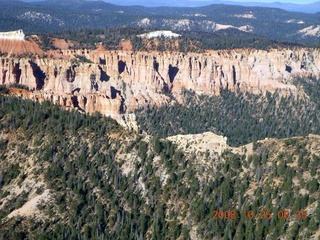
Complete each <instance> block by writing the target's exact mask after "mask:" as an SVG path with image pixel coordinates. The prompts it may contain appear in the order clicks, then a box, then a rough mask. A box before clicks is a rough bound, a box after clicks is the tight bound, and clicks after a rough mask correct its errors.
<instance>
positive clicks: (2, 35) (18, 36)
mask: <svg viewBox="0 0 320 240" xmlns="http://www.w3.org/2000/svg"><path fill="white" fill-rule="evenodd" d="M24 38H25V35H24V33H23V31H22V30H21V29H20V30H16V31H12V32H0V39H8V40H24Z"/></svg>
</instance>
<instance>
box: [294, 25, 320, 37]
mask: <svg viewBox="0 0 320 240" xmlns="http://www.w3.org/2000/svg"><path fill="white" fill-rule="evenodd" d="M298 33H300V34H302V36H304V37H309V36H311V37H320V25H314V26H310V27H306V28H304V29H301V30H299V31H298Z"/></svg>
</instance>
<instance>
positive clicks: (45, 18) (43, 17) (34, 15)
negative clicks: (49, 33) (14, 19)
mask: <svg viewBox="0 0 320 240" xmlns="http://www.w3.org/2000/svg"><path fill="white" fill-rule="evenodd" d="M18 18H19V19H26V20H31V21H33V22H35V21H41V22H44V23H48V24H51V25H59V26H64V25H65V23H64V22H63V21H61V20H60V19H57V18H54V17H52V16H51V15H50V14H45V13H39V12H33V11H29V12H25V13H23V14H21V15H20V16H18Z"/></svg>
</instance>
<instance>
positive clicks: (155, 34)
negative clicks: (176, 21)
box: [138, 31, 180, 38]
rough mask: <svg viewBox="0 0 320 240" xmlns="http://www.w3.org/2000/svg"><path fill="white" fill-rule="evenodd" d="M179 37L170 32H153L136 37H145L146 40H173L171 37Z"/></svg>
mask: <svg viewBox="0 0 320 240" xmlns="http://www.w3.org/2000/svg"><path fill="white" fill-rule="evenodd" d="M179 36H180V34H177V33H173V32H171V31H155V32H149V33H145V34H140V35H138V37H146V38H157V37H168V38H173V37H179Z"/></svg>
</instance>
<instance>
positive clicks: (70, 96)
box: [0, 47, 320, 119]
mask: <svg viewBox="0 0 320 240" xmlns="http://www.w3.org/2000/svg"><path fill="white" fill-rule="evenodd" d="M76 55H81V56H84V57H86V58H87V59H90V60H91V61H92V63H85V62H75V61H72V60H70V59H72V58H73V56H76ZM319 66H320V53H319V51H317V50H314V49H305V48H297V49H271V50H269V51H263V50H248V49H247V50H246V49H239V50H230V51H227V50H226V51H210V52H207V53H187V54H186V53H169V52H126V51H107V50H105V49H103V48H101V47H99V48H98V49H97V50H94V51H91V50H86V49H83V50H61V51H60V58H54V57H32V58H27V57H23V58H17V57H15V58H14V57H7V56H6V57H4V56H2V57H1V58H0V71H1V72H0V75H1V76H0V77H1V78H0V81H1V84H6V85H10V84H12V83H18V84H24V85H27V86H28V87H29V88H30V89H31V90H33V91H32V92H30V93H28V94H27V95H26V97H27V98H31V99H34V100H45V99H46V100H50V101H53V102H55V103H57V104H59V105H61V106H63V107H65V108H77V109H79V110H80V111H84V112H89V113H93V112H95V111H98V112H101V113H102V114H105V115H110V116H114V117H115V118H117V117H118V118H119V119H122V118H123V117H124V116H125V117H128V118H131V117H132V116H131V115H130V116H129V115H128V114H129V113H132V111H133V110H134V109H136V108H139V107H142V106H152V105H156V106H161V105H163V104H165V103H167V102H168V101H169V97H168V96H167V93H171V94H173V95H174V96H176V97H177V98H178V99H179V96H181V93H182V90H183V89H189V90H194V91H195V92H196V93H198V94H208V95H219V94H220V92H221V90H222V89H225V90H229V91H243V92H250V93H254V94H259V93H264V92H266V91H270V92H275V91H279V92H280V94H283V95H287V94H297V92H298V90H297V88H296V87H295V86H294V85H292V81H291V80H292V78H293V77H294V76H302V77H303V76H318V77H319V75H320V67H319ZM119 116H121V117H119Z"/></svg>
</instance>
